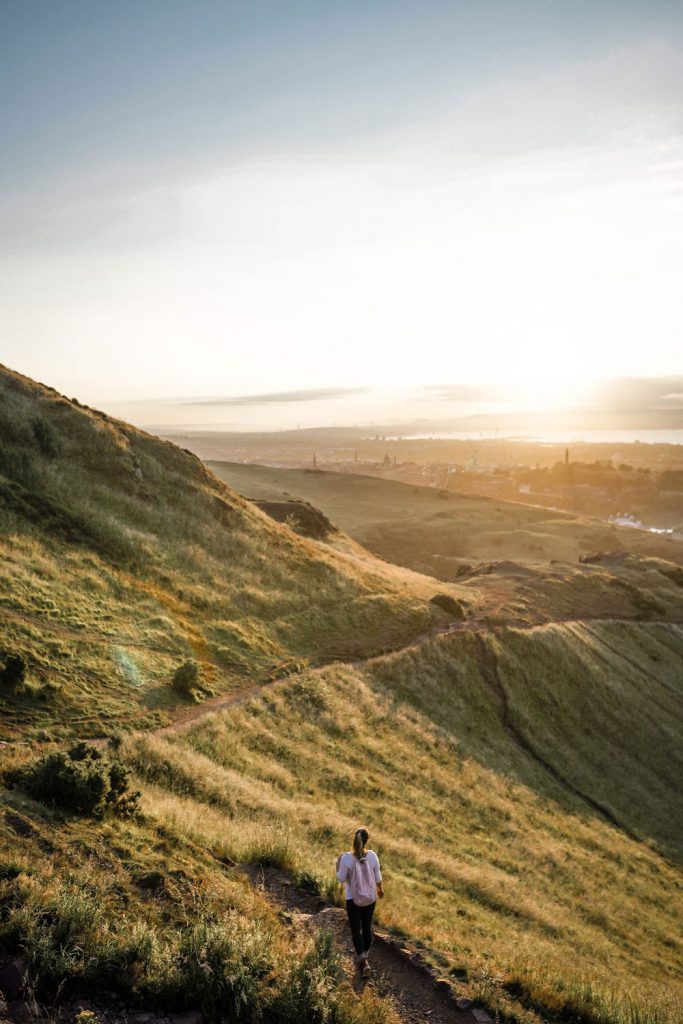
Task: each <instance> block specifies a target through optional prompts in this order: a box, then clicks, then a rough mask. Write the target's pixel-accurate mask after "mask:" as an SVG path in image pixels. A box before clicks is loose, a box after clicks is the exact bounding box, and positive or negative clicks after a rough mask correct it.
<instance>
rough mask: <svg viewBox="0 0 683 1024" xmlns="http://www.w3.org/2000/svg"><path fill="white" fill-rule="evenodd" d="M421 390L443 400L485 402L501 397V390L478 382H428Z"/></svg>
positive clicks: (431, 396) (427, 394) (433, 397)
mask: <svg viewBox="0 0 683 1024" xmlns="http://www.w3.org/2000/svg"><path fill="white" fill-rule="evenodd" d="M420 392H421V393H422V394H424V395H426V397H428V398H431V399H436V400H437V401H442V402H485V401H492V400H494V399H500V397H501V395H500V391H499V390H496V389H495V388H491V387H488V386H485V385H476V384H428V385H426V386H425V387H423V388H420Z"/></svg>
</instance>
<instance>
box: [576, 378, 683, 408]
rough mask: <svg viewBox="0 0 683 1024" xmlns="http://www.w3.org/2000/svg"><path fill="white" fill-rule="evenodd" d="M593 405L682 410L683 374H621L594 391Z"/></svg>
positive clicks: (592, 393)
mask: <svg viewBox="0 0 683 1024" xmlns="http://www.w3.org/2000/svg"><path fill="white" fill-rule="evenodd" d="M590 402H591V405H593V406H595V405H598V406H600V407H601V408H602V409H605V410H609V411H613V412H642V411H644V410H652V411H656V410H657V411H658V410H680V411H683V377H622V378H618V379H615V380H609V381H604V382H603V383H602V384H599V385H598V386H597V387H596V388H594V389H593V390H592V391H591V394H590Z"/></svg>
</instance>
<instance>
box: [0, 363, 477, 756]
mask: <svg viewBox="0 0 683 1024" xmlns="http://www.w3.org/2000/svg"><path fill="white" fill-rule="evenodd" d="M0 408H1V412H0V436H2V440H3V447H2V457H1V458H0V492H2V498H3V512H2V515H0V560H1V562H2V565H3V572H2V574H1V576H0V653H2V652H3V651H12V652H16V653H19V654H22V655H23V656H24V657H25V658H26V660H27V661H28V663H29V668H30V674H29V679H30V681H32V683H33V684H35V685H34V688H33V689H31V688H28V689H25V690H24V692H23V693H20V694H17V695H11V694H7V695H6V696H7V697H9V698H10V710H9V715H8V716H7V718H6V719H5V721H4V723H3V726H4V730H5V731H4V736H5V738H10V737H11V736H12V735H14V736H16V734H17V733H18V732H21V733H27V732H28V733H29V734H30V733H34V734H35V733H36V732H38V731H39V730H41V729H47V730H48V731H49V732H50V734H51V735H53V736H59V735H65V734H69V733H70V734H71V735H73V734H74V733H77V734H81V735H93V734H97V733H98V732H101V731H111V729H112V728H114V727H115V726H120V727H122V728H127V727H128V726H129V725H130V724H136V725H138V726H141V727H142V726H148V725H151V724H154V723H155V722H159V721H161V720H163V717H164V715H165V714H166V713H167V712H168V711H169V710H170V709H172V708H173V707H174V706H175V705H176V704H177V701H178V697H177V695H175V694H173V693H172V691H171V690H170V689H169V683H170V679H171V677H172V673H173V670H174V668H175V667H177V665H178V664H180V663H181V662H183V661H184V660H186V659H187V658H188V657H194V658H195V659H196V660H197V661H198V662H199V663H200V665H201V672H202V682H203V685H204V686H205V688H206V689H208V690H213V691H216V692H219V691H229V690H231V689H235V688H237V687H240V686H242V685H244V680H245V678H249V679H250V680H253V679H259V678H260V679H265V678H266V677H268V676H269V675H271V674H273V673H277V672H278V671H279V670H280V668H281V667H284V666H287V665H290V664H291V663H301V662H306V661H313V662H319V661H323V662H324V661H326V660H333V659H335V658H338V657H344V658H353V657H362V656H364V655H367V654H368V653H373V652H378V651H382V650H386V649H387V648H391V647H396V646H399V645H400V644H401V643H402V642H404V641H406V640H408V639H410V638H411V637H413V636H414V635H416V634H417V633H418V632H420V631H421V630H423V629H424V628H425V627H426V626H427V625H428V624H429V622H430V618H431V612H430V609H429V600H430V597H431V596H433V594H434V593H436V591H437V590H438V589H443V588H441V587H439V586H438V585H437V584H436V583H435V582H434V581H430V580H428V579H426V578H424V577H419V576H417V575H415V574H414V573H410V572H408V571H406V570H401V569H399V568H397V567H395V566H390V565H387V564H385V563H382V562H380V561H378V560H376V559H374V558H372V557H371V556H369V555H367V553H364V552H362V551H361V550H360V549H359V548H358V547H357V546H355V545H353V544H351V543H349V544H348V545H346V549H345V550H333V549H331V548H329V547H326V546H325V545H324V544H321V543H317V542H313V541H309V540H306V539H303V538H300V537H298V536H297V535H296V534H295V533H293V532H292V531H291V530H289V529H288V528H287V527H286V526H281V525H279V524H276V523H274V522H272V521H271V520H270V519H268V518H267V517H266V516H265V515H263V514H262V513H261V512H259V511H258V510H257V509H255V508H254V507H252V506H251V505H250V504H249V503H247V502H245V501H243V500H242V499H241V498H240V497H239V496H238V495H237V494H235V493H234V492H231V491H229V490H228V489H227V488H226V487H225V486H224V485H223V484H222V483H220V482H219V481H218V480H217V479H216V478H215V477H213V476H212V474H211V473H209V472H208V471H207V470H206V469H205V468H204V467H203V466H202V464H201V463H200V462H199V460H197V459H196V458H195V457H194V456H192V455H190V454H189V453H186V452H183V451H181V450H180V449H178V448H175V447H174V446H173V445H170V444H167V443H165V442H162V441H160V440H158V439H156V438H152V437H150V436H148V435H146V434H144V433H142V432H141V431H138V430H136V429H135V428H133V427H131V426H128V425H126V424H123V423H118V422H117V421H114V420H111V419H109V418H108V417H105V416H103V415H102V414H100V413H96V412H94V411H92V410H89V409H85V408H83V407H80V406H77V405H75V404H74V403H72V402H69V401H68V400H66V399H64V398H62V397H61V396H59V395H57V394H56V393H55V392H53V391H51V390H50V389H47V388H44V387H42V385H36V384H34V383H33V382H31V381H28V380H26V378H22V377H20V376H18V375H16V374H12V373H11V372H10V371H4V370H0ZM36 422H40V423H42V424H43V425H44V429H45V430H47V432H48V433H47V436H48V437H50V438H52V442H51V444H52V447H51V448H49V449H45V446H44V444H43V446H42V447H41V444H40V443H39V442H38V439H37V436H36V434H35V431H34V429H33V424H34V423H36ZM39 436H40V437H43V436H44V434H43V433H40V435H39ZM452 590H453V593H454V594H457V593H458V588H455V587H453V588H452ZM48 681H52V682H53V683H55V691H54V693H53V698H54V699H53V701H52V703H51V704H50V705H49V706H48V705H43V704H41V703H40V702H36V701H35V700H34V699H33V698H34V696H35V693H34V690H35V688H36V687H38V688H40V687H41V686H43V684H44V683H45V682H48Z"/></svg>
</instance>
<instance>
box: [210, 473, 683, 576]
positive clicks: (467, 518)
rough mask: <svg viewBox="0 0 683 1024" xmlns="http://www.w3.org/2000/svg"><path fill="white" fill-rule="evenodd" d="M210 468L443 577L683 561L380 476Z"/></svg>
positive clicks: (562, 518) (528, 513) (668, 549)
mask: <svg viewBox="0 0 683 1024" xmlns="http://www.w3.org/2000/svg"><path fill="white" fill-rule="evenodd" d="M207 465H208V466H209V467H210V468H211V469H212V470H213V472H214V473H215V474H216V475H217V476H219V477H220V478H221V480H224V481H225V482H226V483H228V484H229V485H230V486H231V487H234V488H235V490H238V491H239V492H240V493H241V494H244V495H246V496H247V497H249V498H254V499H255V500H258V501H282V500H283V498H288V499H290V500H291V499H293V498H298V499H303V500H305V501H308V502H310V503H311V504H313V505H315V506H316V507H317V508H319V509H320V510H321V511H322V512H324V514H325V515H326V516H328V517H329V518H330V519H331V520H332V522H333V523H335V524H336V525H337V526H338V527H340V528H341V529H342V530H345V531H346V532H347V533H349V534H350V535H351V536H352V537H354V538H355V539H356V540H357V541H358V542H359V543H360V544H363V545H364V546H365V547H367V548H368V549H369V550H370V551H373V552H374V553H375V554H377V555H380V556H381V557H382V558H387V559H389V560H390V561H393V562H396V563H398V564H399V565H405V566H408V567H409V568H411V569H415V570H417V571H419V572H426V573H429V574H430V575H432V576H436V577H437V578H439V579H444V580H446V579H452V578H453V577H454V575H455V574H456V573H457V571H458V569H459V567H460V566H461V565H462V564H463V563H467V562H470V561H477V562H479V561H491V560H493V559H499V560H500V559H512V560H515V561H522V562H527V563H528V562H534V563H542V562H546V563H547V562H550V561H551V560H560V561H563V562H578V560H579V558H580V556H581V555H585V554H591V553H592V554H594V553H596V552H600V551H610V552H614V551H618V552H623V553H633V554H638V555H644V556H654V557H658V558H664V559H666V560H669V561H673V562H678V563H683V543H681V542H680V541H677V540H675V539H673V538H670V537H661V536H657V535H655V534H648V533H646V532H645V531H643V530H634V529H630V528H628V527H620V526H615V525H613V524H611V523H603V522H601V521H600V520H598V519H591V518H588V517H586V516H578V515H574V514H572V513H568V512H559V511H554V510H552V509H547V508H540V507H538V506H534V505H523V504H521V503H519V502H512V501H502V500H500V499H497V498H485V497H481V496H479V495H471V494H458V493H457V492H455V491H448V492H439V491H437V490H436V489H435V488H433V487H414V486H412V485H410V484H404V483H399V482H398V481H395V480H382V479H378V478H377V477H373V476H362V475H358V476H355V475H352V474H347V473H327V472H324V471H312V470H306V469H281V468H275V467H272V466H256V465H244V464H242V463H236V462H208V463H207Z"/></svg>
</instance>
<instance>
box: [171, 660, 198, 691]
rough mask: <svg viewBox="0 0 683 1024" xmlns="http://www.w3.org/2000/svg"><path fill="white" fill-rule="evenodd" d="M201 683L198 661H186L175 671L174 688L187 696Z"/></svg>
mask: <svg viewBox="0 0 683 1024" xmlns="http://www.w3.org/2000/svg"><path fill="white" fill-rule="evenodd" d="M198 683H199V665H198V664H197V662H196V661H184V662H183V664H182V665H179V666H178V668H177V669H176V670H175V672H174V673H173V689H174V690H177V691H178V693H182V694H184V695H185V696H188V695H189V694H191V692H192V690H194V689H195V688H196V687H197V685H198Z"/></svg>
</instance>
